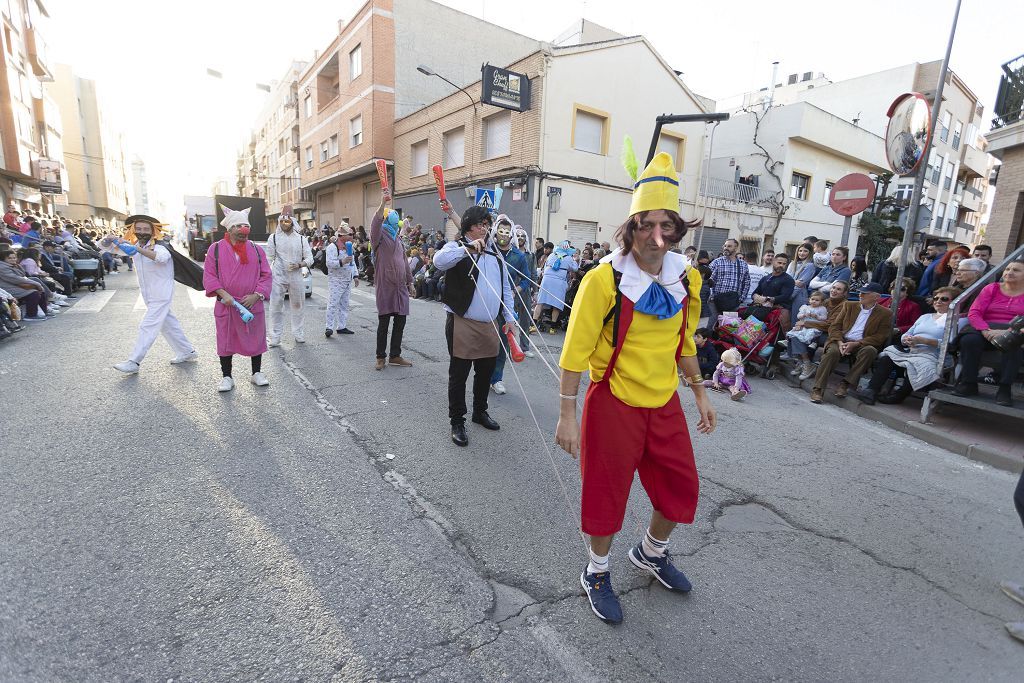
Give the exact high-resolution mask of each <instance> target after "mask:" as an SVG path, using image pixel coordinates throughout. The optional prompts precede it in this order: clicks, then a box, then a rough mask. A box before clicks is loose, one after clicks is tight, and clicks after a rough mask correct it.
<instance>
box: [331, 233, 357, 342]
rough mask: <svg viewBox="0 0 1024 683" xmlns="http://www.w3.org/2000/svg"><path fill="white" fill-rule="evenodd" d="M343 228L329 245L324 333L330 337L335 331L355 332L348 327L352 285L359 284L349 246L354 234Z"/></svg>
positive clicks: (342, 332)
mask: <svg viewBox="0 0 1024 683" xmlns="http://www.w3.org/2000/svg"><path fill="white" fill-rule="evenodd" d="M342 225H345V224H344V223H342ZM343 230H344V228H338V239H337V240H336V241H332V242H331V243H330V244H329V245H327V254H326V259H327V294H328V296H327V329H325V330H324V335H325V336H326V337H328V338H329V337H330V336H331V335H332V334H333V333H334V332H337V333H338V334H355V332H353V331H352V330H350V329H348V313H349V309H350V303H349V301H350V299H351V296H352V286H353V285H355V286H356V287H358V286H359V278H357V277H356V264H355V259H354V258H353V256H352V254H350V253H349V247H348V245H350V244H352V235H351V234H350V233H349V232H347V231H346V232H343Z"/></svg>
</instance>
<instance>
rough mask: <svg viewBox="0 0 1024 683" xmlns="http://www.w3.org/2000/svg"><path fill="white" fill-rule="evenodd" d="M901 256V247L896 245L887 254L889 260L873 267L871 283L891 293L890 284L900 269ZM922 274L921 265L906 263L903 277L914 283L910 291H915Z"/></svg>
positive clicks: (910, 261) (911, 262)
mask: <svg viewBox="0 0 1024 683" xmlns="http://www.w3.org/2000/svg"><path fill="white" fill-rule="evenodd" d="M902 255H903V245H902V244H897V245H896V246H895V247H893V248H892V251H891V252H890V253H889V258H887V259H885V260H884V261H882V262H881V263H879V264H878V265H877V266H875V272H874V274H872V276H871V281H872V282H877V283H878V284H879V285H881V286H882V289H884V290H885V291H887V292H891V291H892V283H893V282H895V281H896V274H897V272H898V271H899V267H900V257H901V256H902ZM922 273H924V268H922V267H921V264H920V263H919V262H917V261H915V260H913V259H911V260H909V261H908V262H907V265H906V267H905V268H904V269H903V275H904V277H909V278H910V279H911V280H913V281H914V286H913V288H912V289H911V291H916V290H917V282H918V281H919V280H920V279H921V274H922Z"/></svg>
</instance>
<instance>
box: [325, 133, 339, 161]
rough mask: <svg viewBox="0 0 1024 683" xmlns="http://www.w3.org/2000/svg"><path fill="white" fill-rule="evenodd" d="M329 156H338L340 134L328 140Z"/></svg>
mask: <svg viewBox="0 0 1024 683" xmlns="http://www.w3.org/2000/svg"><path fill="white" fill-rule="evenodd" d="M327 155H328V156H330V157H332V158H333V157H336V156H338V134H337V133H335V134H334V135H332V136H331V137H330V139H328V140H327Z"/></svg>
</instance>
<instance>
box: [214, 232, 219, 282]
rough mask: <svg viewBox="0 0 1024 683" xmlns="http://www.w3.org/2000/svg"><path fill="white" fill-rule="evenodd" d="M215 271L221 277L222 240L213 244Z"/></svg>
mask: <svg viewBox="0 0 1024 683" xmlns="http://www.w3.org/2000/svg"><path fill="white" fill-rule="evenodd" d="M213 272H214V274H216V276H217V279H218V280H219V279H220V240H217V241H216V242H214V244H213Z"/></svg>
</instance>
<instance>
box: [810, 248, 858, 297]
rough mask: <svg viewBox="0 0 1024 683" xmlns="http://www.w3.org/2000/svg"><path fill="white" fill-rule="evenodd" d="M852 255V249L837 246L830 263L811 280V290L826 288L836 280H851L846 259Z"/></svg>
mask: <svg viewBox="0 0 1024 683" xmlns="http://www.w3.org/2000/svg"><path fill="white" fill-rule="evenodd" d="M849 256H850V250H849V249H847V248H846V247H836V248H835V249H833V250H832V256H831V258H830V261H829V264H828V265H827V266H825V267H824V268H822V269H821V270H820V271H819V272H818V274H817V275H816V276H815V277H814V279H813V280H811V284H810V285H809V288H810V289H809V291H811V292H813V291H814V290H816V289H818V290H821V289H826V288H828V286H829V285H831V284H832V283H833V282H835V281H836V280H842V281H843V282H849V281H850V268H849V266H847V265H846V259H847V258H849Z"/></svg>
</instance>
